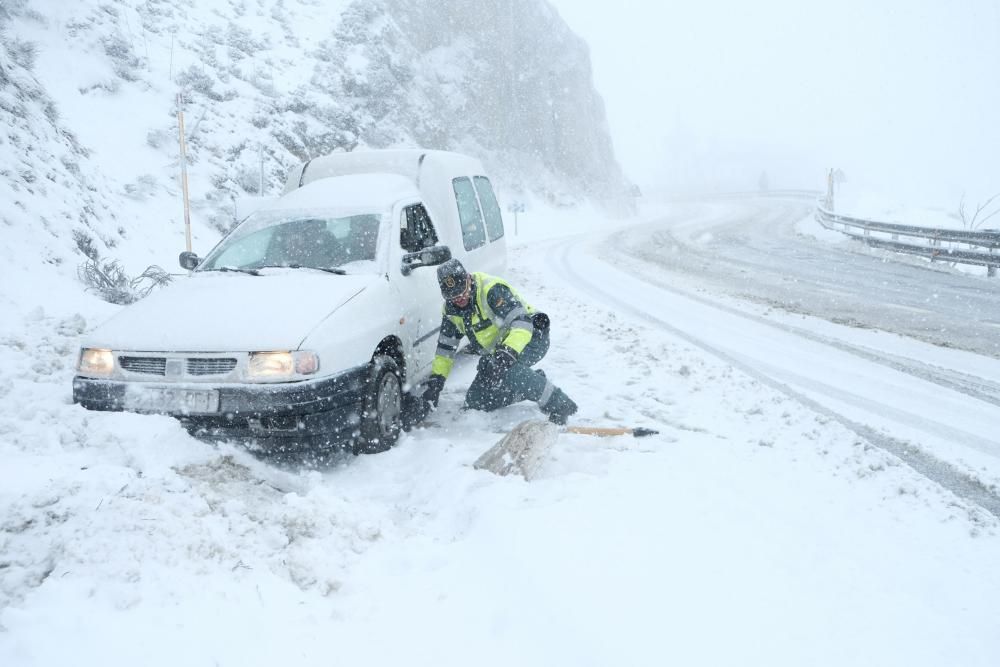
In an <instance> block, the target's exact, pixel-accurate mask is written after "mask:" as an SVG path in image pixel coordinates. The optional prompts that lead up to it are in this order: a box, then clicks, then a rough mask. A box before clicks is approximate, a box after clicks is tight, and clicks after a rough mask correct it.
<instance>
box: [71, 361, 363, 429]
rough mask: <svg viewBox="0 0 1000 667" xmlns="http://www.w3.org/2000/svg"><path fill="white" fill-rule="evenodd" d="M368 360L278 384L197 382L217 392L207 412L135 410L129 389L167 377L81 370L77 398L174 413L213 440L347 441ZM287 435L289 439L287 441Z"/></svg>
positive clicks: (105, 407) (158, 385)
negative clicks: (135, 378) (103, 375)
mask: <svg viewBox="0 0 1000 667" xmlns="http://www.w3.org/2000/svg"><path fill="white" fill-rule="evenodd" d="M367 372H368V368H367V366H358V367H355V368H352V369H349V370H347V371H344V372H343V373H339V374H337V375H335V376H332V377H329V378H322V379H318V380H307V381H300V382H287V383H278V384H232V385H227V384H224V383H218V384H214V383H213V384H211V385H205V384H199V385H198V386H197V389H198V390H201V391H204V390H209V391H212V392H217V394H218V401H217V407H216V404H215V402H214V401H213V409H212V410H211V411H208V412H189V411H186V410H178V409H172V410H132V409H130V408H129V407H128V406H129V405H130V402H129V401H128V400H127V396H128V394H129V392H135V391H145V390H149V389H176V388H178V387H180V385H172V384H171V383H163V382H122V381H117V380H101V379H95V378H87V377H82V376H77V377H75V378H73V402H74V403H79V404H80V405H81V406H82V407H84V408H86V409H88V410H102V411H113V412H123V411H135V412H148V413H153V414H167V415H171V416H173V417H176V418H178V419H180V420H181V422H182V423H183V424H184V425H185V427H187V429H188V430H189V431H190V432H191V433H192V434H193V435H195V436H198V437H201V438H205V439H212V440H254V441H260V440H261V439H272V438H273V439H276V441H280V442H283V443H286V444H288V445H293V444H295V443H297V442H298V443H301V444H303V445H305V444H307V443H309V444H331V445H332V444H344V443H346V442H349V441H350V440H351V439H352V438H353V436H354V434H355V432H356V431H357V425H358V421H359V416H360V410H361V398H362V394H363V391H364V385H365V381H366V379H367ZM286 441H287V442H286Z"/></svg>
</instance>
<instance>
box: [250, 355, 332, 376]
mask: <svg viewBox="0 0 1000 667" xmlns="http://www.w3.org/2000/svg"><path fill="white" fill-rule="evenodd" d="M318 370H319V356H317V355H316V353H315V352H254V353H253V354H251V355H250V378H251V379H260V380H275V379H280V378H291V377H294V376H296V375H312V374H313V373H315V372H316V371H318Z"/></svg>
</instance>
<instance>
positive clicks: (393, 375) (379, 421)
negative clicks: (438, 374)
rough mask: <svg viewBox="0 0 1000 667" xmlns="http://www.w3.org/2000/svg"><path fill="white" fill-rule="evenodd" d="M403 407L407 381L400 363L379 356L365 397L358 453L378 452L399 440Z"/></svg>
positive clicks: (374, 361) (356, 448)
mask: <svg viewBox="0 0 1000 667" xmlns="http://www.w3.org/2000/svg"><path fill="white" fill-rule="evenodd" d="M402 407H403V383H402V381H401V380H400V373H399V366H398V365H397V364H396V362H395V360H393V359H392V358H391V357H386V356H377V357H375V358H374V359H372V362H371V370H370V373H369V376H368V382H367V383H366V386H365V392H364V396H363V398H362V403H361V422H360V424H359V426H358V438H357V440H356V441H355V443H354V453H355V454H377V453H379V452H384V451H388V449H389V448H390V447H392V446H393V445H394V444H396V440H398V439H399V431H400V429H401V428H402V418H401V417H402V411H403V410H402Z"/></svg>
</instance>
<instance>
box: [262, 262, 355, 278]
mask: <svg viewBox="0 0 1000 667" xmlns="http://www.w3.org/2000/svg"><path fill="white" fill-rule="evenodd" d="M260 268H262V269H315V270H317V271H326V272H327V273H334V274H336V275H338V276H346V275H347V271H344V270H343V269H338V268H335V267H329V266H302V265H301V264H270V265H267V266H262V267H260Z"/></svg>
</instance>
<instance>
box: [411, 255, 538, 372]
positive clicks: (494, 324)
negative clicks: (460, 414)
mask: <svg viewBox="0 0 1000 667" xmlns="http://www.w3.org/2000/svg"><path fill="white" fill-rule="evenodd" d="M534 312H535V309H534V308H532V307H531V306H529V305H528V304H527V303H526V302H525V301H524V299H522V298H521V297H520V296H519V295H518V293H517V292H516V291H515V290H514V288H513V287H511V286H510V285H509V284H508V283H507V282H506V281H505V280H503V279H501V278H497V277H495V276H491V275H487V274H485V273H479V272H475V273H473V274H472V296H471V298H470V299H469V303H468V304H467V305H466V307H465V308H458V307H457V306H455V305H454V304H452V303H451V302H447V301H446V302H445V304H444V308H443V309H442V315H441V332H440V333H439V334H438V346H437V354H436V355H435V357H434V364H433V365H432V367H431V372H432V374H434V375H441V376H443V377H448V374H449V373H451V368H452V366H453V365H454V364H455V353H456V352H457V351H458V344H459V343H460V342H461V341H462V336H468V337H469V345H470V346H472V349H473V350H474V351H475V352H477V353H479V354H489V353H490V352H492V351H493V350H495V349H496V347H497V346H498V345H505V346H507V347H509V348H510V349H512V350H513V351H514V352H516V353H517V354H521V352H523V351H524V348H525V346H526V345H527V344H528V343H530V342H531V336H532V334H533V333H534V327H533V326H532V324H531V314H532V313H534Z"/></svg>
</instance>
